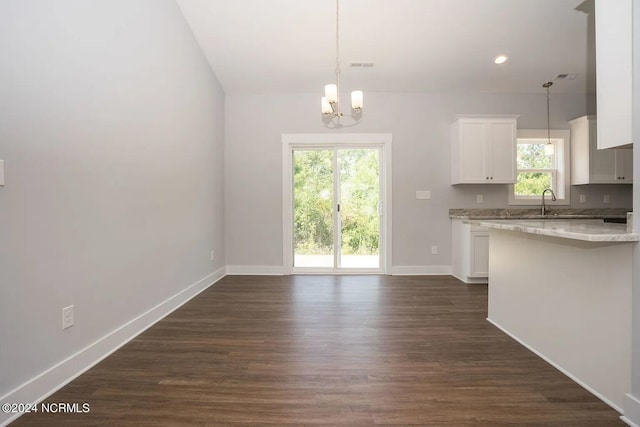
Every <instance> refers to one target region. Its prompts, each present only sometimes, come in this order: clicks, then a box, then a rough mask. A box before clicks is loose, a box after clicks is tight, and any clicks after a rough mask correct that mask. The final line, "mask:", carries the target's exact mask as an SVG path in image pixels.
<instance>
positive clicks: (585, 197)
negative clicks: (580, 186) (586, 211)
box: [580, 194, 587, 203]
mask: <svg viewBox="0 0 640 427" xmlns="http://www.w3.org/2000/svg"><path fill="white" fill-rule="evenodd" d="M580 203H587V196H586V195H584V194H581V195H580Z"/></svg>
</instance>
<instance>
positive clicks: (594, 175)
mask: <svg viewBox="0 0 640 427" xmlns="http://www.w3.org/2000/svg"><path fill="white" fill-rule="evenodd" d="M590 151H591V159H590V162H591V183H594V184H597V183H603V184H606V183H616V182H618V179H617V178H616V150H598V149H597V148H596V145H595V144H593V145H591V150H590Z"/></svg>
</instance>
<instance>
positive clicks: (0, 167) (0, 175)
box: [0, 160, 4, 186]
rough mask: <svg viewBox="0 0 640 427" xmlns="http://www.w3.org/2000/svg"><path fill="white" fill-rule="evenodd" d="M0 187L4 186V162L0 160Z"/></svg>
mask: <svg viewBox="0 0 640 427" xmlns="http://www.w3.org/2000/svg"><path fill="white" fill-rule="evenodd" d="M0 186H4V160H0Z"/></svg>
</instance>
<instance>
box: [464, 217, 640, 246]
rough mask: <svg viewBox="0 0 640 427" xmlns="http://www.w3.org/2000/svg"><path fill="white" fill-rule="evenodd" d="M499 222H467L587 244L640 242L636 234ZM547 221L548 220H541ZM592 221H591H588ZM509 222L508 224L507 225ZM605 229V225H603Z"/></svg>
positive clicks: (510, 221)
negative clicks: (580, 241) (579, 230)
mask: <svg viewBox="0 0 640 427" xmlns="http://www.w3.org/2000/svg"><path fill="white" fill-rule="evenodd" d="M500 221H501V222H498V221H496V220H494V221H492V220H471V219H470V220H467V221H465V222H468V223H469V224H472V225H479V226H482V227H488V228H494V229H499V230H506V231H517V232H522V233H529V234H538V235H542V236H550V237H560V238H565V239H572V240H582V241H586V242H610V243H616V242H619V243H632V242H637V241H639V240H640V236H639V235H638V234H635V233H627V232H622V233H621V232H617V233H597V234H596V233H589V232H588V230H581V232H575V231H569V230H562V229H547V228H542V227H539V226H533V225H531V224H522V223H521V222H519V221H518V220H512V219H510V220H502V219H501V220H500ZM539 221H546V220H539ZM549 221H556V220H553V219H551V220H549ZM574 221H576V224H579V222H578V221H580V220H572V222H574ZM587 221H591V220H587ZM505 222H508V223H505ZM583 224H584V223H583ZM603 228H605V225H604V224H603Z"/></svg>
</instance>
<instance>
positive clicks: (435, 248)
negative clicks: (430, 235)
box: [431, 246, 438, 255]
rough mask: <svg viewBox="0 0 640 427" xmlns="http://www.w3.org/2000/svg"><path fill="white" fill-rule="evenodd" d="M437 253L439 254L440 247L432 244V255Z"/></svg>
mask: <svg viewBox="0 0 640 427" xmlns="http://www.w3.org/2000/svg"><path fill="white" fill-rule="evenodd" d="M437 254H438V247H437V246H431V255H437Z"/></svg>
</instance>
